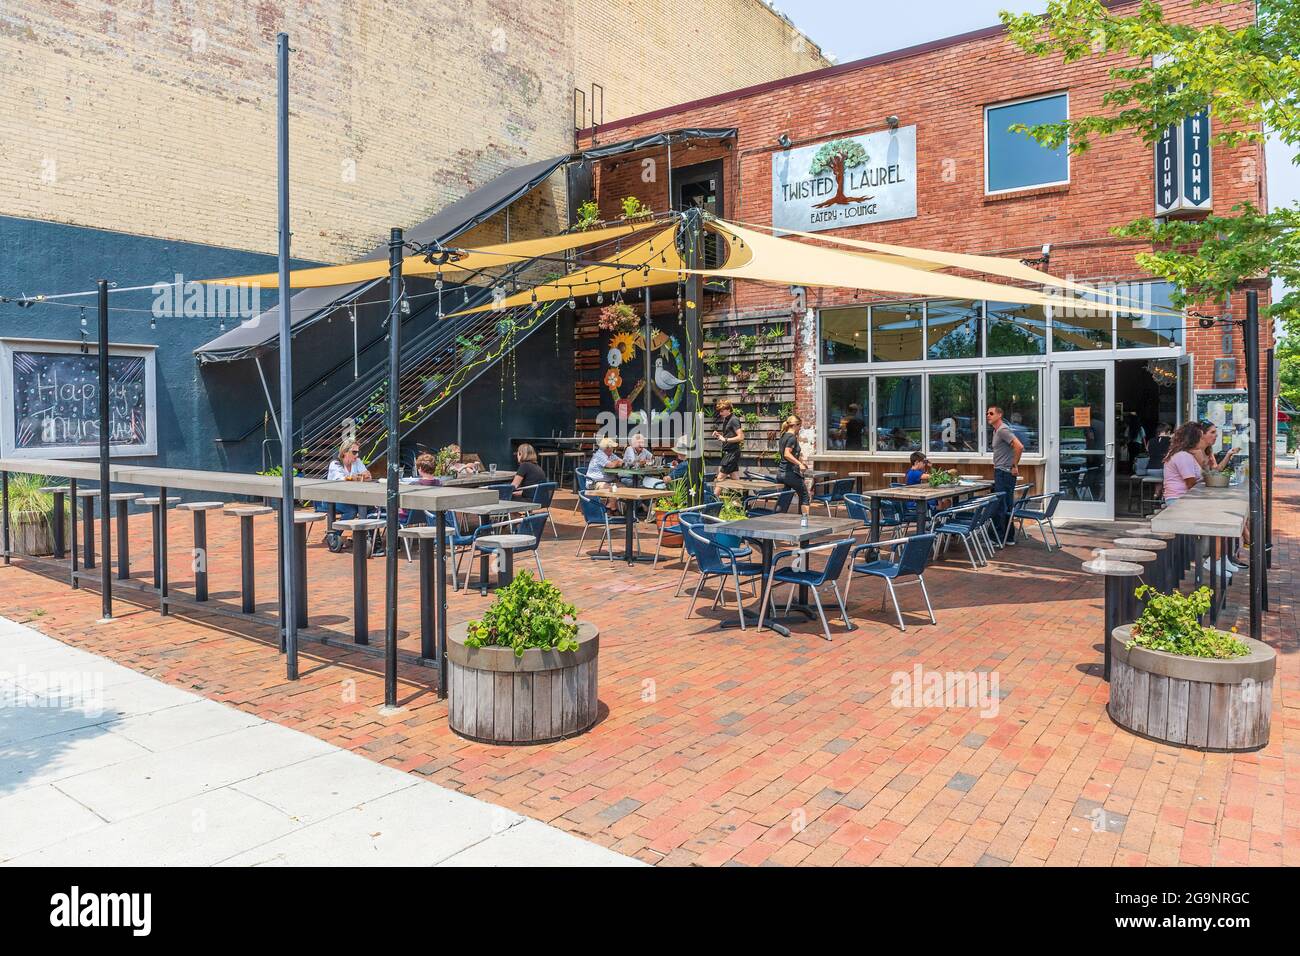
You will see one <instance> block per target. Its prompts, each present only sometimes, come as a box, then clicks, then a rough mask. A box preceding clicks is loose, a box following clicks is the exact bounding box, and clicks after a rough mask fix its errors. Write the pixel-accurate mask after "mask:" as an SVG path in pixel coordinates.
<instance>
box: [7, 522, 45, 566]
mask: <svg viewBox="0 0 1300 956" xmlns="http://www.w3.org/2000/svg"><path fill="white" fill-rule="evenodd" d="M9 533H10V534H11V535H12V538H11V542H12V543H11V545H10V547H11V548H12V549H13V553H14V554H29V555H31V556H33V557H40V556H43V555H49V554H53V553H54V532H53V531H51V530H50V517H49V515H46V514H37V513H35V512H31V511H15V512H14V513H13V515H12V516H11V517H10V523H9Z"/></svg>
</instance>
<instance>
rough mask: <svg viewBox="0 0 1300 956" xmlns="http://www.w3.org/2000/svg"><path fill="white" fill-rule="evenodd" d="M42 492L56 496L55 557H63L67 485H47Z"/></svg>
mask: <svg viewBox="0 0 1300 956" xmlns="http://www.w3.org/2000/svg"><path fill="white" fill-rule="evenodd" d="M41 491H43V492H45V493H46V494H50V495H53V496H54V527H53V531H54V556H55V557H56V558H61V557H63V548H64V531H65V528H64V525H63V499H64V497H65V496H66V495H67V494H68V491H69V488H68V486H67V485H46V486H45V487H44V488H42V489H41Z"/></svg>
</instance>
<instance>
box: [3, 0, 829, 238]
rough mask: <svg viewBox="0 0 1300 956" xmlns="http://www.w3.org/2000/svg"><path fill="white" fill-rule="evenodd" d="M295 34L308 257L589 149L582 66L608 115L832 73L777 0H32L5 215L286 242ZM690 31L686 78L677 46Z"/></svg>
mask: <svg viewBox="0 0 1300 956" xmlns="http://www.w3.org/2000/svg"><path fill="white" fill-rule="evenodd" d="M605 6H608V8H609V10H608V15H606V13H605V11H604V10H603V9H602V8H604V7H605ZM711 8H712V9H711ZM668 16H671V17H672V18H675V19H677V20H678V22H683V23H690V22H694V23H700V24H710V23H714V24H717V23H724V24H729V25H730V27H729V29H726V30H716V31H712V30H711V32H712V33H713V35H714V36H715V37H716V38H718V39H720V40H721V41H722V42H723V43H724V44H725V46H724V47H723V48H722V49H721V51H720V52H719V51H714V55H713V56H711V57H706V58H704V59H701V58H700V57H699V56H698V53H699V52H700V50H702V49H703V44H704V43H705V42H706V40H707V39H708V38H707V37H705V36H703V35H702V34H699V31H693V30H690V29H687V30H679V31H668V32H667V33H665V32H664V31H662V30H660V29H659V26H660V25H661V24H660V22H659V18H661V17H668ZM638 17H639V18H640V19H638ZM577 24H580V25H581V30H579V27H578V26H577ZM602 24H604V25H605V26H604V27H602ZM281 29H284V30H287V31H288V33H289V35H290V37H291V42H292V45H293V47H294V49H295V51H296V52H295V53H294V54H293V55H292V57H291V64H290V72H291V87H290V92H291V106H292V110H291V118H290V135H291V160H292V168H291V181H292V184H293V192H292V196H291V203H292V221H293V229H294V242H293V251H294V254H295V255H297V256H301V257H304V258H310V259H319V260H325V261H344V260H347V259H349V258H352V257H354V256H356V255H357V254H359V253H364V252H368V251H369V250H370V249H371V248H373V247H374V245H375V244H376V243H378V242H379V241H380V240H381V239H382V238H383V237H384V236H385V235H386V234H387V230H388V227H389V226H391V225H394V224H398V225H412V224H414V223H416V222H418V221H419V220H421V219H423V218H425V217H427V216H428V215H430V214H432V213H433V212H435V211H437V210H438V209H440V208H441V207H443V206H444V205H446V204H447V203H448V202H451V201H452V200H454V199H457V198H459V197H460V196H463V195H464V194H465V193H466V192H468V191H470V190H471V189H474V188H476V187H478V186H480V185H482V184H483V183H485V182H487V181H488V180H489V179H491V178H492V177H494V176H495V175H497V174H498V173H500V172H501V171H502V170H504V169H507V168H509V167H512V166H516V165H520V164H523V163H527V162H531V161H535V160H538V159H543V158H545V157H547V156H554V155H557V154H559V153H562V152H564V151H566V150H568V149H569V148H571V145H572V131H571V125H572V99H571V97H572V89H573V87H574V85H575V63H576V62H577V61H578V60H579V59H580V60H581V62H582V64H583V70H584V71H589V72H590V75H591V76H592V77H596V76H600V77H604V79H603V80H598V81H599V82H604V84H605V87H606V90H607V91H609V94H608V95H609V99H608V100H607V106H606V116H607V117H609V116H611V115H612V114H611V113H610V112H609V108H610V106H611V105H612V104H613V103H614V102H615V101H616V99H615V97H617V98H618V99H617V102H619V103H622V104H625V109H624V112H623V114H622V115H627V114H630V113H635V112H640V111H642V110H644V109H647V108H654V107H657V106H663V105H667V104H670V103H673V102H677V101H680V100H683V99H686V98H688V97H690V96H692V95H698V93H699V90H700V89H701V87H700V83H701V82H704V80H702V77H703V78H707V83H708V84H709V86H710V88H714V87H716V88H717V89H719V90H722V89H731V88H734V87H737V86H742V85H744V84H745V83H749V82H753V81H754V79H755V78H756V77H757V76H759V74H762V73H764V71H766V76H778V75H784V74H783V72H782V71H784V72H786V73H788V72H796V71H797V70H798V69H807V68H811V67H814V66H817V65H820V63H819V61H818V62H814V61H817V58H818V57H819V56H820V54H819V53H817V51H816V50H815V48H814V47H811V46H810V45H809V46H807V47H806V48H805V54H804V55H803V56H804V60H806V65H801V64H803V63H804V60H801V59H800V56H799V55H798V54H796V52H794V48H795V47H796V46H797V44H793V43H792V42H791V40H790V38H789V33H790V31H789V27H788V25H785V24H784V21H782V20H781V19H780V18H778V17H776V16H775V15H773V14H772V13H771V12H770V11H768V10H767V9H766V8H764V7H763V6H762V4H761V3H760V2H759V0H702V2H700V3H698V4H690V3H687V2H686V0H662V2H650V0H645V2H637V3H632V2H630V0H593V2H588V3H584V4H583V5H582V6H581V8H580V9H579V8H577V7H576V5H575V0H455V2H451V0H435V2H432V3H423V4H420V3H415V2H413V0H336V2H321V0H286V2H283V3H276V4H273V3H269V2H260V3H254V2H247V0H152V2H150V0H136V2H134V3H131V4H116V3H107V2H102V0H79V2H76V3H71V2H51V0H45V2H41V0H16V2H8V3H5V4H4V5H3V6H0V214H4V215H10V216H18V217H24V218H34V219H46V220H52V221H56V222H63V223H72V224H76V225H82V226H90V227H95V228H100V229H110V230H117V231H121V232H129V233H134V234H140V235H149V236H157V237H161V238H167V239H176V240H184V241H189V242H199V243H207V244H212V245H219V246H229V247H234V248H239V249H249V250H255V251H259V252H273V251H274V250H275V247H276V225H275V224H276V208H275V201H276V182H275V35H276V33H277V32H278V31H279V30H281ZM701 29H704V27H701ZM580 34H581V36H582V37H583V39H582V43H581V44H578V43H575V37H577V36H579V35H580ZM605 37H612V38H613V44H616V45H617V48H615V47H614V46H611V45H610V44H609V41H607V40H606V39H604V38H605ZM684 38H689V39H690V43H689V44H687V46H688V47H689V48H690V49H691V50H692V51H693V52H694V53H695V54H697V55H695V56H692V58H691V59H692V60H693V61H694V62H693V65H692V67H691V69H690V70H689V71H685V72H684V71H683V69H677V68H674V67H672V65H671V64H670V63H669V62H668V61H667V60H664V59H662V57H663V56H664V55H666V54H667V53H669V52H672V49H673V45H674V44H677V49H681V48H682V47H681V43H682V41H683V39H684ZM764 43H765V44H767V46H768V51H767V52H768V55H767V56H763V55H762V50H761V49H756V47H757V45H758V44H764ZM661 45H663V47H664V49H663V50H662V51H660V50H659V49H658V47H659V46H661ZM778 47H780V49H777V48H778ZM786 48H789V50H790V53H789V54H788V55H787V54H785V53H783V52H782V50H784V49H786ZM580 51H581V56H579V53H580ZM593 51H594V52H593ZM633 62H635V63H636V64H637V66H636V67H635V68H634V69H633V68H632V67H630V66H629V64H631V63H633ZM583 75H584V76H585V75H587V73H585V72H584V74H583ZM760 78H761V77H760ZM586 82H589V80H587V81H586ZM563 202H564V197H563V182H562V180H560V179H559V178H558V177H557V178H556V179H555V181H554V182H552V184H551V186H550V195H549V196H547V197H546V198H545V199H544V201H537V202H533V203H531V204H530V205H529V208H530V209H531V210H533V213H532V215H531V216H530V215H529V214H527V213H526V212H525V211H524V210H520V211H519V212H520V214H519V215H518V216H517V219H518V220H519V221H515V220H512V235H516V236H518V235H524V234H527V233H528V232H530V231H533V230H536V229H538V228H540V227H542V226H543V225H546V226H553V224H554V222H555V219H556V218H557V217H558V215H560V214H561V213H562V210H563ZM530 218H531V219H532V220H533V221H532V222H529V221H528V220H529V219H530ZM482 231H483V233H484V234H486V235H493V234H499V233H500V232H501V223H498V222H493V223H490V224H485V227H484V228H483V230H482Z"/></svg>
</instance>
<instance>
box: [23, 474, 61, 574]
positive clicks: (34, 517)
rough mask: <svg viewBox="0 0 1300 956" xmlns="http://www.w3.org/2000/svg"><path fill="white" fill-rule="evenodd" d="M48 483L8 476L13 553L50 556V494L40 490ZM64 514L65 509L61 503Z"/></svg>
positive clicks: (31, 477) (34, 477) (36, 477)
mask: <svg viewBox="0 0 1300 956" xmlns="http://www.w3.org/2000/svg"><path fill="white" fill-rule="evenodd" d="M48 484H50V479H48V478H46V477H44V476H43V475H26V474H13V475H10V476H9V528H10V533H11V534H12V537H11V538H10V547H11V548H12V549H13V552H14V554H27V555H31V556H32V557H39V556H42V555H48V554H53V553H54V532H53V531H52V530H51V519H52V517H53V515H54V495H52V494H51V493H50V492H48V491H41V488H43V487H45V486H46V485H48ZM64 508H65V511H66V509H67V505H66V500H65V506H64Z"/></svg>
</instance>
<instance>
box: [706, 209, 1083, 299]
mask: <svg viewBox="0 0 1300 956" xmlns="http://www.w3.org/2000/svg"><path fill="white" fill-rule="evenodd" d="M709 228H710V229H713V230H715V231H717V232H719V233H720V234H722V235H723V236H726V237H727V238H728V240H729V241H731V242H735V243H737V244H739V245H740V246H741V248H744V247H746V246H747V247H748V248H749V250H750V251H751V253H752V257H751V258H750V260H749V261H748V262H745V263H743V264H741V265H739V266H735V267H732V266H730V265H724V267H722V268H718V269H701V270H698V271H699V273H700V274H701V275H716V276H728V277H731V278H737V279H751V280H753V281H757V282H770V283H774V284H777V285H805V286H807V285H811V286H823V287H827V288H842V289H862V290H865V291H871V292H884V293H889V294H891V295H904V296H917V297H936V298H946V299H995V300H997V301H1000V302H1016V303H1020V304H1023V305H1041V306H1050V305H1052V304H1053V302H1054V301H1057V300H1053V299H1052V298H1051V297H1049V296H1046V295H1044V294H1043V293H1041V292H1038V291H1036V290H1034V289H1025V288H1022V287H1018V286H1011V285H1000V284H998V283H994V282H985V281H983V280H980V279H966V278H963V277H961V276H951V275H946V274H943V273H938V272H926V271H922V270H920V269H912V268H909V267H907V266H905V265H901V264H897V265H896V264H894V263H891V262H887V261H885V260H884V259H883V258H881V259H868V258H866V257H864V256H860V255H854V254H852V253H847V252H842V251H840V250H838V249H827V248H824V247H822V246H812V245H809V244H807V243H803V242H794V241H793V240H790V239H778V238H776V237H775V236H767V235H763V234H762V233H760V232H755V231H753V230H751V229H746V228H744V227H742V226H737V225H735V224H734V223H730V222H723V221H722V220H714V221H711V222H710V223H709Z"/></svg>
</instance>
